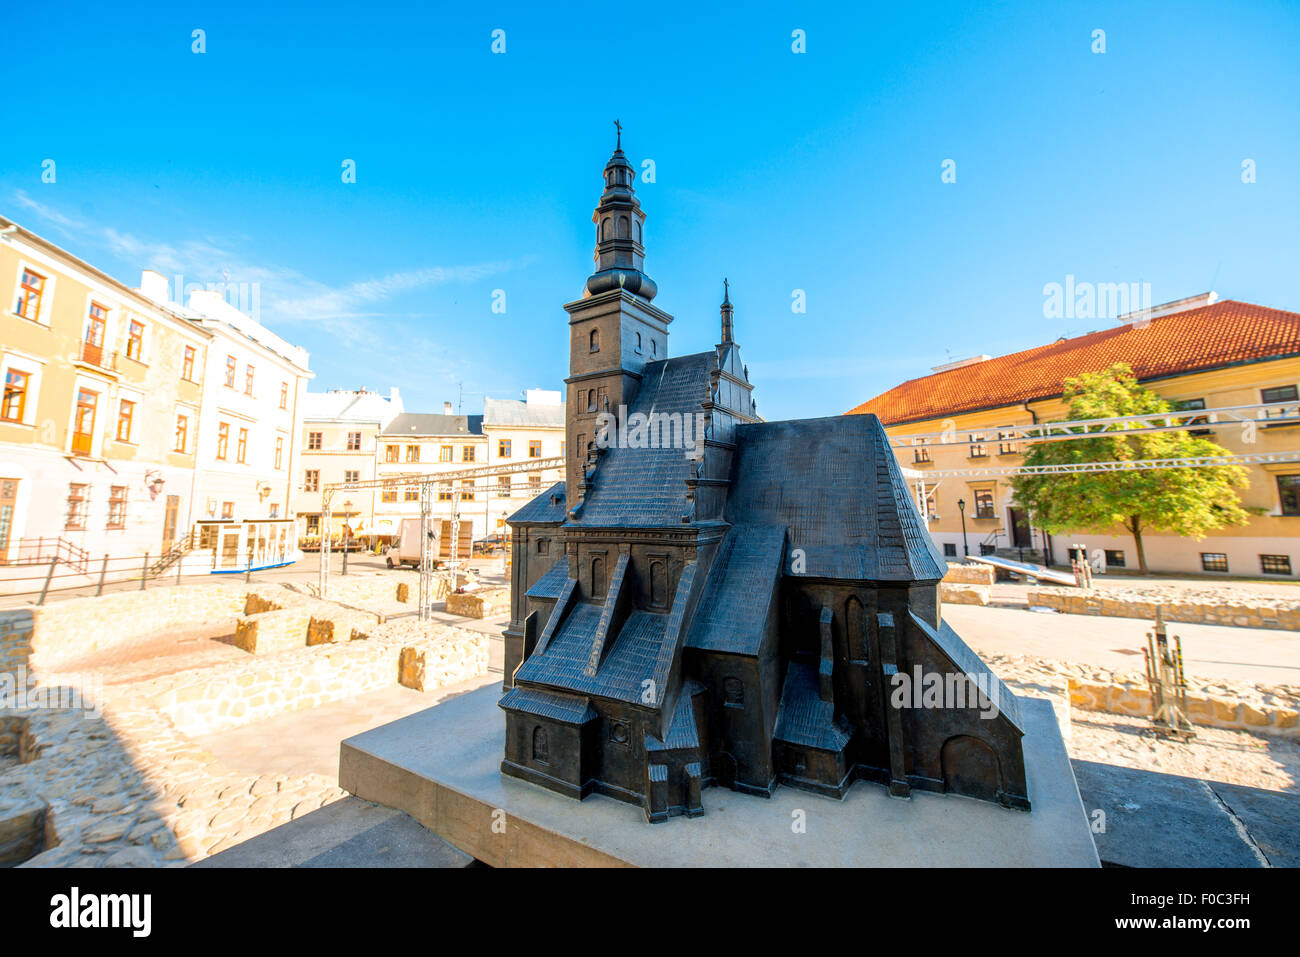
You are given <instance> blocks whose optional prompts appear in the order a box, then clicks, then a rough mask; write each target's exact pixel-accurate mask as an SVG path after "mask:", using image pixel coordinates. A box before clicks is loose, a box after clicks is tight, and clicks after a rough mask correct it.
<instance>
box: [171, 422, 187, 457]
mask: <svg viewBox="0 0 1300 957" xmlns="http://www.w3.org/2000/svg"><path fill="white" fill-rule="evenodd" d="M189 443H190V420H189V416H185V415H178V416H176V442H175V444H174V445H173V447H172V450H173V451H175V452H184V451H185V450H186V449H187V448H189Z"/></svg>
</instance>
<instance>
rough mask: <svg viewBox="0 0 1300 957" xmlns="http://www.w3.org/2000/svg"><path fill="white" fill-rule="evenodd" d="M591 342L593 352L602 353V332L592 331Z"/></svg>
mask: <svg viewBox="0 0 1300 957" xmlns="http://www.w3.org/2000/svg"><path fill="white" fill-rule="evenodd" d="M590 341H591V351H592V352H599V351H600V330H599V329H592V330H591V337H590Z"/></svg>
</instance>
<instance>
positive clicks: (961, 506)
mask: <svg viewBox="0 0 1300 957" xmlns="http://www.w3.org/2000/svg"><path fill="white" fill-rule="evenodd" d="M957 511H959V512H961V557H962V558H963V559H964V558H967V557H968V556H969V555H970V548H969V547H968V546H967V544H966V500H965V499H964V498H959V499H957Z"/></svg>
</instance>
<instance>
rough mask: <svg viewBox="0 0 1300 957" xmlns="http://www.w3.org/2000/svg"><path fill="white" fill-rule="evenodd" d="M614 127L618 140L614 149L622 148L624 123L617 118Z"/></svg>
mask: <svg viewBox="0 0 1300 957" xmlns="http://www.w3.org/2000/svg"><path fill="white" fill-rule="evenodd" d="M614 129H615V130H616V134H615V135H616V136H617V142H616V143H615V144H614V149H616V150H621V149H622V148H623V124H622V123H620V122H619V121H618V120H615V121H614Z"/></svg>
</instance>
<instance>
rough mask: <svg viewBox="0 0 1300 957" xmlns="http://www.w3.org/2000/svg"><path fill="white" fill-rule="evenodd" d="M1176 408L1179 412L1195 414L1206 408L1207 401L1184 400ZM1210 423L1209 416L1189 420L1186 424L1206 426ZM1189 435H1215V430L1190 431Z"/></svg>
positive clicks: (1188, 431)
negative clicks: (1198, 410)
mask: <svg viewBox="0 0 1300 957" xmlns="http://www.w3.org/2000/svg"><path fill="white" fill-rule="evenodd" d="M1174 408H1175V409H1176V410H1178V411H1179V412H1195V411H1196V410H1197V409H1203V408H1205V400H1204V399H1183V400H1181V401H1179V402H1175V403H1174ZM1209 421H1210V420H1209V418H1208V417H1207V416H1204V415H1198V416H1196V417H1195V418H1191V419H1188V420H1187V421H1186V424H1187V425H1206V424H1208V423H1209ZM1187 434H1188V435H1213V434H1214V430H1213V429H1188V430H1187Z"/></svg>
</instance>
